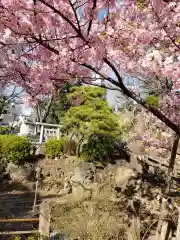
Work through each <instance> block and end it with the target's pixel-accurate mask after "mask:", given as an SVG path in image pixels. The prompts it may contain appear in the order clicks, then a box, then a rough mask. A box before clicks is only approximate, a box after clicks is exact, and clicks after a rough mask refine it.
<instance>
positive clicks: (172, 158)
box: [165, 134, 179, 194]
mask: <svg viewBox="0 0 180 240" xmlns="http://www.w3.org/2000/svg"><path fill="white" fill-rule="evenodd" d="M178 144H179V135H177V134H176V136H175V138H174V142H173V147H172V150H171V156H170V159H169V166H168V176H167V183H166V189H165V194H168V193H169V191H170V186H171V180H172V175H173V171H174V165H175V160H176V152H177V149H178Z"/></svg>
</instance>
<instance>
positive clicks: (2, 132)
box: [0, 126, 9, 135]
mask: <svg viewBox="0 0 180 240" xmlns="http://www.w3.org/2000/svg"><path fill="white" fill-rule="evenodd" d="M8 133H9V127H5V126H0V135H6V134H8Z"/></svg>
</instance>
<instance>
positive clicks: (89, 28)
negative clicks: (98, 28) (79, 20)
mask: <svg viewBox="0 0 180 240" xmlns="http://www.w3.org/2000/svg"><path fill="white" fill-rule="evenodd" d="M96 4H97V0H93V6H92V14H93V10H94V9H95V8H96ZM92 22H93V19H91V20H90V21H89V25H88V28H87V35H89V33H90V31H91V26H92Z"/></svg>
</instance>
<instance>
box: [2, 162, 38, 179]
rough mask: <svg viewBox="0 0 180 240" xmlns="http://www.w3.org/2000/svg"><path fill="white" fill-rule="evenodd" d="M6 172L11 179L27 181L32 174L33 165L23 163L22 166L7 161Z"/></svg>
mask: <svg viewBox="0 0 180 240" xmlns="http://www.w3.org/2000/svg"><path fill="white" fill-rule="evenodd" d="M6 173H8V174H9V175H10V178H11V180H13V181H20V182H22V181H27V180H28V179H29V177H31V176H32V174H33V165H32V164H25V165H24V166H17V165H15V164H13V163H9V164H8V166H7V167H6Z"/></svg>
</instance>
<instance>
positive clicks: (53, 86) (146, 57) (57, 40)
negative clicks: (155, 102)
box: [0, 0, 180, 131]
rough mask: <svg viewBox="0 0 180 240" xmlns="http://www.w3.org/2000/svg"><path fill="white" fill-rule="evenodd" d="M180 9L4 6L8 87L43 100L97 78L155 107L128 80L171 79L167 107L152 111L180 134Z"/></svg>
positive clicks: (109, 0)
mask: <svg viewBox="0 0 180 240" xmlns="http://www.w3.org/2000/svg"><path fill="white" fill-rule="evenodd" d="M103 9H106V10H107V12H106V14H105V16H103V17H102V19H98V13H99V11H100V10H103ZM179 10H180V1H179V0H174V1H170V2H169V1H163V0H145V1H144V2H143V3H138V1H135V0H124V1H123V4H122V3H119V1H118V0H94V1H92V0H81V1H73V0H62V1H58V0H53V1H52V0H35V1H33V0H28V1H24V0H2V1H1V11H0V51H1V60H0V66H1V68H0V70H1V73H0V74H1V75H0V76H1V78H0V81H2V82H4V81H9V82H14V83H15V84H18V85H21V86H22V87H24V88H25V89H26V90H27V92H28V93H29V94H31V95H32V97H33V98H35V96H39V95H42V94H47V93H48V92H49V93H52V91H56V90H57V89H59V88H60V87H61V86H62V85H63V84H64V83H65V82H67V81H74V79H77V78H79V79H80V80H82V81H86V80H87V78H88V81H90V78H91V77H92V78H93V77H94V76H95V75H96V76H98V77H101V78H102V80H105V81H109V82H111V84H114V85H115V87H116V88H119V90H120V91H122V92H123V93H125V94H126V95H128V96H129V97H132V98H133V99H134V100H136V101H137V102H138V103H140V104H142V105H143V106H145V107H147V105H146V104H145V103H143V99H140V96H139V93H137V92H133V91H132V90H131V89H129V91H130V93H129V91H127V87H126V86H125V85H124V84H123V82H122V81H121V80H122V79H121V78H122V76H124V75H127V76H133V77H136V78H140V79H153V81H154V80H155V79H157V77H158V79H162V78H167V79H169V80H170V81H171V82H172V84H173V87H172V89H171V91H169V92H168V93H166V94H164V96H163V98H162V99H163V100H162V102H161V104H160V106H159V109H153V108H152V107H151V106H148V108H149V109H150V111H151V112H153V113H154V114H155V115H156V116H158V117H159V118H160V119H161V120H162V121H166V123H167V124H168V126H170V127H171V128H173V129H174V130H175V131H178V130H176V129H177V126H176V124H179V120H177V116H178V114H176V113H174V112H173V113H172V111H175V110H176V111H178V110H179V109H177V103H179V100H177V96H176V95H175V94H174V92H173V90H174V89H176V88H177V87H179V86H180V37H179V32H180V11H179ZM109 72H113V73H114V75H115V78H110V77H109V76H108V75H107V73H109ZM117 80H118V81H117ZM168 101H169V103H170V106H169V104H168V103H167V102H168ZM167 112H168V114H167ZM162 114H164V115H163V116H162ZM165 116H168V117H169V120H168V119H166V120H164V119H165Z"/></svg>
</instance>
